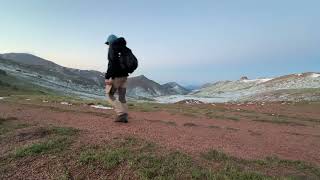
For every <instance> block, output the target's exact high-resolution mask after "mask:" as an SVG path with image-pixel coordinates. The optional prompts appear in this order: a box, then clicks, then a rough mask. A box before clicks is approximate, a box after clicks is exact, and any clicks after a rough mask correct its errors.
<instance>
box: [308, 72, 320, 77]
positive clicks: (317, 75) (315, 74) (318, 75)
mask: <svg viewBox="0 0 320 180" xmlns="http://www.w3.org/2000/svg"><path fill="white" fill-rule="evenodd" d="M310 77H312V78H317V77H320V74H317V73H313V74H311V75H310Z"/></svg>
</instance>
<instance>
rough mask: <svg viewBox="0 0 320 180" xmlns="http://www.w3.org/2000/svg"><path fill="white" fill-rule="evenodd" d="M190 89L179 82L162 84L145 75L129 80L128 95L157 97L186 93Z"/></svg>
mask: <svg viewBox="0 0 320 180" xmlns="http://www.w3.org/2000/svg"><path fill="white" fill-rule="evenodd" d="M188 92H189V91H188V90H186V89H185V88H183V87H182V86H180V85H179V84H177V83H167V84H164V85H160V84H159V83H157V82H155V81H152V80H150V79H148V78H147V77H145V76H144V75H141V76H137V77H132V78H129V80H128V95H129V96H133V97H157V96H166V95H175V94H186V93H188Z"/></svg>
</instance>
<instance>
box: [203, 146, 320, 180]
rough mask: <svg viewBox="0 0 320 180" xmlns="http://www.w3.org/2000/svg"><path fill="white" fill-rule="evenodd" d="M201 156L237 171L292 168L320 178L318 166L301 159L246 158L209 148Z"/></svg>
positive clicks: (307, 175)
mask: <svg viewBox="0 0 320 180" xmlns="http://www.w3.org/2000/svg"><path fill="white" fill-rule="evenodd" d="M201 157H202V158H203V159H205V160H207V161H208V162H212V163H221V164H223V166H222V167H224V169H225V168H226V167H229V166H231V167H233V168H232V169H234V168H235V169H238V171H244V169H246V170H250V169H251V170H256V169H260V170H261V171H263V170H266V171H268V170H270V169H279V170H280V169H294V170H295V171H296V172H298V173H300V174H304V176H305V178H306V177H308V178H311V179H318V178H320V168H319V167H317V166H314V165H311V164H309V163H306V162H302V161H293V160H284V159H279V158H278V157H267V158H265V159H258V160H246V159H241V158H237V157H233V156H229V155H227V154H225V153H223V152H222V151H217V150H210V151H208V152H205V153H202V154H201ZM278 178H279V177H278ZM282 178H284V179H286V178H288V179H290V178H293V179H296V177H295V176H294V175H288V177H280V179H282Z"/></svg>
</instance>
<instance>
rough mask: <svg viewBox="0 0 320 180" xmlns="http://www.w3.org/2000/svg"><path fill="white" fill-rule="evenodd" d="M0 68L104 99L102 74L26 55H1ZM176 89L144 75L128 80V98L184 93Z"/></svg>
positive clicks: (38, 82) (47, 85)
mask: <svg viewBox="0 0 320 180" xmlns="http://www.w3.org/2000/svg"><path fill="white" fill-rule="evenodd" d="M0 69H3V70H5V71H6V72H7V73H8V74H10V75H11V76H14V77H16V78H19V79H21V80H23V81H25V82H26V83H27V82H29V83H31V84H35V85H38V86H42V87H45V88H49V89H52V90H54V91H57V92H60V93H66V94H76V95H80V96H82V97H86V98H104V96H105V94H104V80H105V79H104V73H102V72H98V71H92V70H91V71H89V70H79V69H73V68H67V67H63V66H60V65H58V64H56V63H53V62H51V61H48V60H45V59H43V58H40V57H37V56H34V55H31V54H25V53H8V54H0ZM175 85H176V86H177V87H179V88H178V89H176V88H175V87H173V88H172V89H170V88H168V86H167V85H164V86H162V85H160V84H158V83H156V82H154V81H152V80H149V79H148V78H146V77H145V76H139V77H133V78H129V79H128V90H127V92H128V95H129V96H130V97H131V98H139V99H141V98H154V97H157V96H166V95H174V94H184V93H185V92H186V91H185V90H184V88H183V87H182V86H180V85H178V84H176V83H175Z"/></svg>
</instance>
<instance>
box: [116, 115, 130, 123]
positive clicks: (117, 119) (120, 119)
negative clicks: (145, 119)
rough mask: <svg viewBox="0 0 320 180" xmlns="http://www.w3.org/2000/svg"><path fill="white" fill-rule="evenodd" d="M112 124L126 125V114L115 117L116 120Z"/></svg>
mask: <svg viewBox="0 0 320 180" xmlns="http://www.w3.org/2000/svg"><path fill="white" fill-rule="evenodd" d="M114 122H123V123H127V122H128V114H127V113H124V114H121V115H119V116H117V118H116V120H115V121H114Z"/></svg>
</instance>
